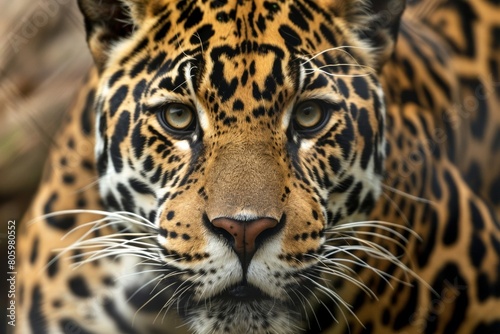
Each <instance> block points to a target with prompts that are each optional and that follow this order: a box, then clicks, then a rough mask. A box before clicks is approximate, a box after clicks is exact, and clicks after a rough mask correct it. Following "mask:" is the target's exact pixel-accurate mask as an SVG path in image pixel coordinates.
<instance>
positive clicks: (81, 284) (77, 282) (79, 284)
mask: <svg viewBox="0 0 500 334" xmlns="http://www.w3.org/2000/svg"><path fill="white" fill-rule="evenodd" d="M68 285H69V288H70V290H71V292H73V293H74V294H75V295H77V296H78V297H83V298H87V297H90V296H92V293H91V292H90V290H89V287H88V286H87V282H85V279H84V278H83V276H75V277H73V278H71V279H70V280H69V281H68Z"/></svg>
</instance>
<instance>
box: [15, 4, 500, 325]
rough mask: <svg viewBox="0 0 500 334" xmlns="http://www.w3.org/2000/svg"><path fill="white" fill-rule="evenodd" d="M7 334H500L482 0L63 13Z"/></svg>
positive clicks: (491, 64) (499, 65)
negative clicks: (71, 27)
mask: <svg viewBox="0 0 500 334" xmlns="http://www.w3.org/2000/svg"><path fill="white" fill-rule="evenodd" d="M78 4H79V7H80V10H81V12H82V15H83V18H84V25H85V30H86V35H87V42H88V46H89V50H90V53H91V55H92V57H93V60H94V66H93V68H92V69H91V70H90V72H89V74H88V77H87V78H86V79H85V84H84V85H83V86H82V88H81V90H80V92H79V94H78V97H77V98H76V101H75V103H74V106H73V107H72V108H71V110H70V111H69V113H68V114H67V116H66V118H65V120H64V121H63V125H62V127H61V130H60V131H59V133H58V134H57V135H56V139H55V144H54V146H53V148H52V150H51V152H50V154H49V156H48V158H47V164H46V166H45V169H44V175H43V178H42V181H41V184H40V186H39V189H38V191H37V193H36V194H35V196H34V199H33V202H32V204H31V207H30V209H29V210H28V212H27V213H26V216H25V218H24V223H23V224H22V227H21V230H20V231H19V236H18V238H19V239H18V258H17V272H18V276H17V287H16V291H17V299H16V312H17V313H16V315H17V318H16V327H15V333H42V334H43V333H81V334H84V333H200V334H201V333H255V334H260V333H463V334H465V333H481V334H484V333H500V224H499V219H500V218H499V217H500V3H499V1H497V0H475V1H451V0H413V1H404V0H385V1H383V0H345V1H340V0H311V1H305V0H276V1H271V0H269V1H267V0H266V1H257V0H177V1H172V0H120V1H118V0H99V1H97V0H79V1H78Z"/></svg>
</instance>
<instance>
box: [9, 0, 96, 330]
mask: <svg viewBox="0 0 500 334" xmlns="http://www.w3.org/2000/svg"><path fill="white" fill-rule="evenodd" d="M82 21H83V20H82V17H81V15H80V12H79V10H78V8H77V5H76V0H35V1H33V0H16V1H8V0H0V260H1V262H0V266H1V267H0V279H1V283H0V308H1V309H2V310H5V308H4V305H6V304H5V303H6V302H7V291H6V290H5V288H6V287H7V284H6V278H7V277H6V273H7V266H6V264H7V261H6V257H7V249H6V245H7V238H6V236H7V235H6V231H7V222H8V221H9V220H16V222H17V230H18V231H19V223H20V220H21V218H22V216H23V212H24V211H25V210H26V208H27V206H28V204H29V203H30V199H31V197H32V196H33V194H34V192H35V191H36V188H37V186H38V182H39V179H40V175H41V172H42V169H43V164H44V161H45V157H46V155H47V151H48V149H49V148H50V146H51V142H52V137H53V135H54V134H55V133H56V131H57V128H58V125H59V122H60V120H61V118H62V114H63V113H64V111H66V110H67V109H68V108H69V106H70V105H71V102H72V100H73V98H74V97H75V93H76V92H77V90H78V88H79V87H80V84H81V82H82V79H83V77H84V76H85V73H86V72H87V71H88V69H89V67H90V63H91V59H90V55H89V53H88V51H87V46H86V44H85V30H84V27H83V22H82ZM3 312H4V311H2V312H0V313H1V314H2V317H1V319H0V333H2V332H5V331H4V330H3V328H5V326H6V317H5V316H4V315H3V314H4V313H3Z"/></svg>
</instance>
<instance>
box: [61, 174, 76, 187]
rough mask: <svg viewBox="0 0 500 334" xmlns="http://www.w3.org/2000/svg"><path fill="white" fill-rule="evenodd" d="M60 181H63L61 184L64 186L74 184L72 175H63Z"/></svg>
mask: <svg viewBox="0 0 500 334" xmlns="http://www.w3.org/2000/svg"><path fill="white" fill-rule="evenodd" d="M62 179H63V183H65V184H73V183H75V176H74V175H73V174H67V173H65V174H63V177H62Z"/></svg>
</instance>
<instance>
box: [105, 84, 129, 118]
mask: <svg viewBox="0 0 500 334" xmlns="http://www.w3.org/2000/svg"><path fill="white" fill-rule="evenodd" d="M127 94H128V87H127V86H126V85H123V86H121V87H120V88H118V89H117V90H116V92H115V93H114V94H113V96H112V97H111V99H110V100H109V113H110V116H111V117H113V116H114V115H115V114H116V112H117V110H118V108H120V106H121V104H122V103H123V101H124V100H125V98H126V97H127Z"/></svg>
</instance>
